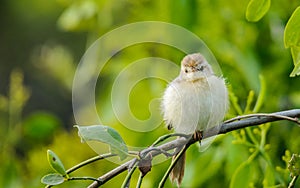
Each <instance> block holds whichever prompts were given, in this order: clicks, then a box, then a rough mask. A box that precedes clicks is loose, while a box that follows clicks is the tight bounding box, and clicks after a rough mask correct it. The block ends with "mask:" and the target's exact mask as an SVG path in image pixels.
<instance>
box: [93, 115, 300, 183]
mask: <svg viewBox="0 0 300 188" xmlns="http://www.w3.org/2000/svg"><path fill="white" fill-rule="evenodd" d="M299 117H300V109H294V110H287V111H280V112H275V113H270V114H266V113H263V114H251V115H246V116H240V117H236V118H233V119H230V120H227V121H225V122H223V123H222V124H220V125H219V126H216V127H213V128H211V129H208V130H206V131H204V132H203V139H206V138H209V137H212V136H216V135H218V134H225V133H228V132H231V131H234V130H238V129H242V128H245V127H250V126H255V125H260V124H264V123H268V122H274V121H279V120H283V119H284V120H288V121H292V122H294V123H295V122H296V123H298V124H299V119H298V118H299ZM195 142H198V140H196V139H195V138H194V137H192V136H189V137H179V138H178V139H176V140H172V141H170V142H167V143H165V144H162V145H159V146H156V147H155V149H153V147H154V146H151V147H149V148H146V149H144V150H142V151H140V156H145V158H146V157H147V156H149V155H150V156H151V159H152V158H153V157H155V156H157V155H159V154H164V152H167V151H169V150H171V149H174V148H182V147H183V146H184V145H186V149H187V148H188V147H189V146H190V145H191V144H193V143H195ZM135 162H136V158H135V159H132V160H130V161H127V162H125V163H124V164H122V165H120V166H118V167H116V168H115V169H113V170H111V171H110V172H108V173H106V174H104V175H103V176H101V177H99V178H97V179H98V180H99V181H100V182H101V184H104V183H105V182H107V181H109V180H110V179H112V178H113V177H115V176H117V175H118V174H120V173H122V172H124V171H125V170H127V169H130V168H131V167H132V164H133V163H135ZM101 184H100V183H99V182H98V181H94V182H93V183H92V184H90V185H89V186H88V188H96V187H99V186H100V185H101Z"/></svg>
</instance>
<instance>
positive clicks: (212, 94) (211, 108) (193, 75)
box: [161, 53, 228, 187]
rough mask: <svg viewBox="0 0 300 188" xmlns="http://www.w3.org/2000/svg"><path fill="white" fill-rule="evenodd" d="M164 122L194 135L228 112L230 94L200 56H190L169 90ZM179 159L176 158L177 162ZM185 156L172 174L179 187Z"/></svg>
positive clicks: (164, 96)
mask: <svg viewBox="0 0 300 188" xmlns="http://www.w3.org/2000/svg"><path fill="white" fill-rule="evenodd" d="M161 108H162V113H163V118H164V121H165V123H166V125H167V127H168V129H169V130H171V129H172V128H174V130H175V132H176V133H183V134H193V133H195V132H197V131H204V130H206V129H207V128H211V127H214V126H217V125H219V123H220V122H221V121H222V120H223V118H224V116H225V113H226V112H227V109H228V91H227V87H226V84H225V81H224V79H223V78H222V77H218V76H216V75H215V74H214V72H213V70H212V67H211V66H210V64H209V63H208V62H207V61H206V59H205V58H204V57H203V55H201V54H200V53H194V54H189V55H186V56H185V57H184V58H183V60H182V61H181V70H180V74H179V76H178V77H177V78H175V79H174V80H173V81H172V82H171V83H170V84H169V85H168V87H167V88H166V90H165V92H164V95H163V99H162V103H161ZM175 157H176V156H174V157H173V160H174V159H175ZM184 168H185V154H183V155H182V156H181V158H179V160H178V161H177V163H176V164H175V166H174V168H173V170H172V171H171V173H170V179H171V181H172V182H177V186H178V187H180V184H181V182H182V179H183V175H184Z"/></svg>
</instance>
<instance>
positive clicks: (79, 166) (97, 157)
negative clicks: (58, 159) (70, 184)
mask: <svg viewBox="0 0 300 188" xmlns="http://www.w3.org/2000/svg"><path fill="white" fill-rule="evenodd" d="M114 156H117V154H112V153H107V154H103V155H97V156H95V157H93V158H90V159H88V160H85V161H83V162H81V163H79V164H77V165H75V166H73V167H71V168H69V169H68V170H66V173H67V174H70V173H72V172H74V171H75V170H77V169H79V168H81V167H83V166H85V165H87V164H90V163H93V162H95V161H99V160H101V159H106V158H109V157H114Z"/></svg>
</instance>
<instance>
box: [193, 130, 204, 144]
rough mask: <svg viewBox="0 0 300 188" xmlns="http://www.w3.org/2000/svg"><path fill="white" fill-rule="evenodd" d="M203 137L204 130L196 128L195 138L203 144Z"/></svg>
mask: <svg viewBox="0 0 300 188" xmlns="http://www.w3.org/2000/svg"><path fill="white" fill-rule="evenodd" d="M202 138H203V131H200V130H196V131H195V133H194V134H193V139H194V140H197V141H199V143H200V144H201V140H202Z"/></svg>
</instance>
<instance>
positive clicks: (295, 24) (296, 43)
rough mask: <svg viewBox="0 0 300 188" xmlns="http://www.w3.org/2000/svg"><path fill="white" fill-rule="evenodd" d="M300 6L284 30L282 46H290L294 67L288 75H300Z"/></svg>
mask: <svg viewBox="0 0 300 188" xmlns="http://www.w3.org/2000/svg"><path fill="white" fill-rule="evenodd" d="M299 28H300V7H297V8H296V10H295V11H294V12H293V14H292V16H291V17H290V19H289V21H288V23H287V24H286V27H285V30H284V46H285V47H286V48H291V53H292V58H293V62H294V66H295V67H294V69H293V71H292V73H291V74H290V76H292V77H293V76H298V75H300V29H299Z"/></svg>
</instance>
